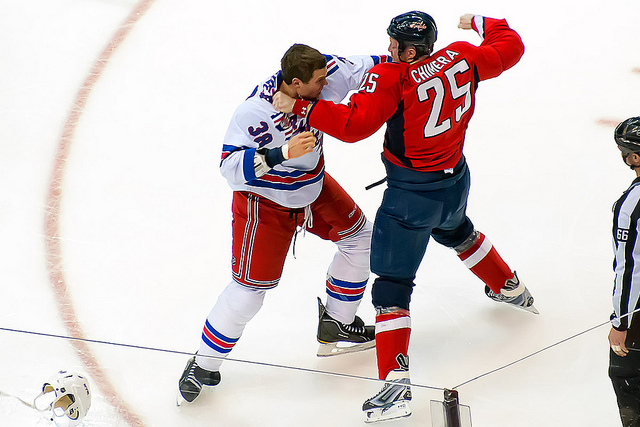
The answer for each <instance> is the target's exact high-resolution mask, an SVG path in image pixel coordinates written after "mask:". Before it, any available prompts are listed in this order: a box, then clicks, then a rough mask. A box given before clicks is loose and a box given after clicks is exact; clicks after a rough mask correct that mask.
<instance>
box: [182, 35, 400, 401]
mask: <svg viewBox="0 0 640 427" xmlns="http://www.w3.org/2000/svg"><path fill="white" fill-rule="evenodd" d="M387 60H390V58H389V57H387V56H354V57H349V58H341V57H337V56H330V55H322V54H321V53H320V52H318V51H317V50H315V49H313V48H310V47H309V46H305V45H300V44H296V45H293V46H292V47H291V48H290V49H289V50H288V51H287V52H286V53H285V55H284V56H283V58H282V61H281V71H280V72H278V73H276V74H275V75H273V76H272V77H271V78H269V79H268V80H266V81H265V82H263V83H261V84H260V85H258V86H257V87H256V88H255V89H254V91H253V93H252V94H251V95H250V96H249V98H247V100H245V101H244V102H243V103H242V104H241V105H240V106H239V107H238V108H237V110H236V111H235V113H234V115H233V117H232V119H231V123H230V124H229V128H228V130H227V134H226V136H225V139H224V143H223V149H222V160H221V164H220V169H221V172H222V174H223V176H224V177H225V178H226V179H227V180H228V182H229V185H230V186H231V188H232V190H233V191H234V193H233V203H232V210H233V222H232V228H233V230H232V232H233V243H232V255H233V256H232V263H231V264H232V275H233V279H232V280H231V282H230V283H229V285H228V286H227V287H226V288H225V290H224V291H223V292H222V293H221V294H220V296H219V297H218V301H217V302H216V304H215V306H214V307H213V309H212V310H211V312H210V313H209V315H208V316H207V319H206V321H205V325H204V328H203V332H202V336H201V341H200V348H199V350H198V353H197V355H196V356H194V357H192V358H191V359H190V360H189V362H188V363H187V366H186V367H185V370H184V372H183V375H182V377H181V378H180V381H179V390H180V393H179V395H178V402H179V403H182V401H185V400H186V401H187V402H192V401H193V400H194V399H195V398H196V397H197V396H198V395H199V394H200V391H201V389H202V386H203V385H207V386H214V385H216V384H218V383H219V382H220V373H219V368H220V366H221V364H222V358H224V357H225V356H226V355H227V354H228V353H229V352H230V351H231V350H232V349H233V347H234V346H235V344H236V343H237V342H238V339H239V338H240V336H241V335H242V332H243V330H244V328H245V326H246V324H247V323H248V322H249V321H250V320H251V319H252V318H253V317H254V316H255V314H256V313H257V312H258V311H259V310H260V307H261V306H262V303H263V300H264V297H265V292H266V290H268V289H270V288H274V287H275V286H277V285H278V282H279V280H280V276H281V274H282V269H283V266H284V261H285V258H286V254H287V252H288V249H289V246H290V245H291V241H292V239H293V237H294V235H295V233H296V232H297V231H296V230H306V231H308V232H310V233H313V234H315V235H317V236H319V237H321V238H322V239H325V240H331V241H333V242H334V243H336V245H337V251H336V254H335V256H334V259H333V261H332V262H331V264H330V265H329V268H328V271H327V275H326V282H325V283H326V294H327V300H326V304H322V301H321V300H320V298H318V308H319V324H318V332H317V339H318V341H319V342H320V347H319V350H318V356H330V355H334V354H340V353H344V352H351V351H360V350H364V349H368V348H372V347H374V346H375V331H374V327H373V326H366V325H365V324H364V322H363V321H362V319H360V318H359V317H358V316H356V311H357V309H358V306H359V304H360V301H361V300H362V296H363V294H364V290H365V286H366V284H367V280H368V278H369V249H370V241H371V230H372V225H371V223H370V222H369V221H368V220H367V219H366V218H365V215H364V214H363V212H362V211H361V209H360V208H359V207H358V205H357V204H356V203H355V202H354V201H353V200H352V199H351V197H349V195H348V194H347V193H346V192H345V191H344V190H343V189H342V188H341V187H340V185H339V184H338V183H337V182H336V181H335V180H334V179H333V178H332V177H331V176H330V175H329V174H327V173H326V172H325V169H324V156H323V145H322V144H323V134H322V132H319V131H317V130H315V129H313V128H310V127H309V125H308V124H307V121H306V119H305V118H304V117H300V116H297V115H295V114H284V113H280V112H278V111H276V110H275V109H274V108H273V106H272V104H271V102H272V98H273V95H274V93H275V92H276V91H278V90H280V91H283V92H285V93H287V94H288V95H289V96H292V97H294V98H298V97H299V98H304V99H308V100H317V99H319V98H322V99H328V100H332V101H335V102H339V101H341V100H342V99H343V98H344V97H345V96H346V95H347V94H348V93H349V92H350V91H351V90H355V89H357V88H358V86H359V84H360V82H361V80H362V77H363V76H364V74H365V73H366V72H367V70H368V69H369V68H371V67H373V66H374V65H375V64H377V63H379V62H385V61H387ZM315 280H317V279H315ZM301 285H302V286H306V284H301ZM207 356H214V357H215V358H214V357H207Z"/></svg>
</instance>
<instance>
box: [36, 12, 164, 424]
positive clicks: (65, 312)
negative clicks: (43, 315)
mask: <svg viewBox="0 0 640 427" xmlns="http://www.w3.org/2000/svg"><path fill="white" fill-rule="evenodd" d="M153 2H154V0H140V1H139V2H138V3H137V4H136V6H135V7H134V9H133V10H132V12H131V13H130V14H129V16H128V17H127V19H126V20H125V21H124V23H123V24H122V25H121V26H120V27H119V29H118V31H117V32H116V33H115V34H114V36H113V37H112V38H111V40H110V41H109V44H108V45H107V47H106V48H105V49H104V50H103V51H102V53H101V54H100V55H99V57H98V59H97V60H96V62H95V63H94V65H93V67H92V68H91V71H90V72H89V75H88V76H87V78H86V79H85V81H84V83H83V84H82V86H81V87H80V89H79V90H78V93H77V94H76V97H75V99H74V101H73V103H72V109H71V112H70V113H69V116H68V117H67V120H66V122H65V124H64V128H63V130H62V135H61V137H60V139H59V141H58V146H57V149H56V154H55V162H54V167H53V171H52V173H51V178H50V181H49V189H48V193H47V205H46V211H45V224H44V228H45V245H46V256H47V270H48V273H49V282H50V284H51V286H52V287H53V290H54V293H55V297H56V300H57V303H58V308H59V311H60V315H61V317H62V320H63V322H64V325H65V327H66V329H67V332H68V334H69V336H71V337H73V338H77V339H75V340H71V344H72V345H73V347H74V348H75V350H76V352H77V353H78V356H79V357H80V359H81V360H82V362H83V363H84V364H85V365H86V367H87V370H88V374H89V376H90V377H91V378H92V380H93V381H92V382H93V384H95V385H97V386H98V388H99V389H100V391H101V392H102V394H103V395H104V397H105V399H106V400H107V401H108V402H109V403H110V404H111V405H112V406H113V407H114V408H115V409H116V410H117V411H118V413H119V415H120V416H121V417H122V418H123V420H124V421H126V422H127V424H129V425H131V426H143V425H144V423H143V422H142V420H141V419H140V417H139V416H138V415H137V414H136V413H135V412H134V411H133V410H132V409H131V408H130V407H129V405H128V404H127V403H126V402H125V401H124V400H123V399H122V398H121V397H120V396H119V395H118V393H117V392H116V390H115V388H114V387H113V385H112V384H111V381H109V378H108V377H107V375H106V374H105V372H104V371H103V370H102V368H101V367H100V364H99V363H98V361H97V359H96V358H95V356H94V355H93V353H92V351H91V349H90V348H89V346H88V344H87V343H86V342H85V341H82V339H84V338H85V336H84V332H83V331H82V326H81V325H80V322H79V321H78V318H77V316H76V311H75V308H74V306H73V301H72V300H71V298H70V296H69V292H68V288H67V283H66V281H65V277H64V268H63V265H62V264H63V263H62V251H61V246H60V240H61V236H60V235H59V221H60V201H61V199H62V181H63V177H64V167H65V164H66V160H67V157H68V156H69V151H70V148H71V143H72V142H73V137H74V134H75V131H76V126H77V124H78V121H79V120H80V117H81V116H82V112H83V110H84V107H85V105H86V103H87V98H88V97H89V94H90V92H91V90H92V89H93V87H94V86H95V84H96V83H97V81H98V79H99V78H100V76H101V75H102V72H103V71H104V70H105V68H106V66H107V63H108V61H109V59H110V58H111V56H112V55H113V53H114V52H115V50H116V49H117V48H118V47H119V46H120V44H122V42H123V41H124V39H125V38H126V37H127V35H128V34H129V32H130V31H131V29H132V28H133V25H134V24H135V23H136V22H137V21H138V20H139V19H140V18H141V17H142V16H143V15H144V14H145V13H146V12H147V10H148V9H149V8H150V7H151V5H152V3H153Z"/></svg>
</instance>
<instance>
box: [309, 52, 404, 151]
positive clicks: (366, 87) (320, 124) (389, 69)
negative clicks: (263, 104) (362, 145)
mask: <svg viewBox="0 0 640 427" xmlns="http://www.w3.org/2000/svg"><path fill="white" fill-rule="evenodd" d="M407 69H408V65H407V64H404V63H395V62H385V63H381V64H378V65H376V66H374V67H373V68H371V69H370V70H369V71H368V72H367V73H366V74H365V75H364V77H363V79H362V82H361V84H360V88H359V89H358V92H356V93H354V94H353V95H351V98H350V99H349V103H348V104H347V105H344V104H335V103H333V102H330V101H324V100H320V101H318V102H317V103H316V104H315V105H314V106H313V109H312V110H311V111H310V112H309V115H308V120H309V125H311V126H312V127H314V128H316V129H318V130H321V131H323V132H325V133H327V134H329V135H331V136H333V137H335V138H338V139H340V140H342V141H346V142H355V141H359V140H361V139H364V138H367V137H368V136H371V135H372V134H373V133H375V132H376V131H377V130H378V129H380V127H381V126H382V125H383V124H384V123H385V122H386V121H387V119H388V118H389V117H391V115H393V113H394V112H395V111H396V109H397V108H398V104H399V103H400V101H401V100H402V86H403V82H404V79H405V78H406V75H407Z"/></svg>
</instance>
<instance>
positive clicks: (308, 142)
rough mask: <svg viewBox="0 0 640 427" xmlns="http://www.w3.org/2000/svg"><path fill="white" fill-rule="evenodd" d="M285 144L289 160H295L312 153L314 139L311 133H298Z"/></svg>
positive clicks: (314, 144) (314, 143)
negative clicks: (287, 146)
mask: <svg viewBox="0 0 640 427" xmlns="http://www.w3.org/2000/svg"><path fill="white" fill-rule="evenodd" d="M287 144H288V145H289V158H290V159H295V158H296V157H302V156H304V155H305V154H307V153H310V152H312V151H313V147H315V146H316V137H315V136H314V135H313V132H309V131H307V132H300V133H299V134H297V135H295V136H294V137H293V138H291V139H290V140H289V142H288V143H287Z"/></svg>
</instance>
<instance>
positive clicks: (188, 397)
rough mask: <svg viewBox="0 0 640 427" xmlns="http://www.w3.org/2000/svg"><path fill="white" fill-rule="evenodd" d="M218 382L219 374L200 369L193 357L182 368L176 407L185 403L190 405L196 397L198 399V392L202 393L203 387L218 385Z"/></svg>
mask: <svg viewBox="0 0 640 427" xmlns="http://www.w3.org/2000/svg"><path fill="white" fill-rule="evenodd" d="M219 382H220V372H218V371H207V370H206V369H202V368H201V367H200V366H198V364H197V363H196V357H195V356H193V357H192V358H191V359H189V361H188V362H187V366H186V367H185V368H184V372H183V373H182V377H180V382H179V383H178V387H179V390H180V392H179V393H178V400H177V404H178V406H180V405H182V404H183V403H184V402H185V401H186V402H189V403H191V402H193V401H194V400H196V397H198V396H199V395H200V391H202V386H203V385H206V386H214V385H218V383H219Z"/></svg>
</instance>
